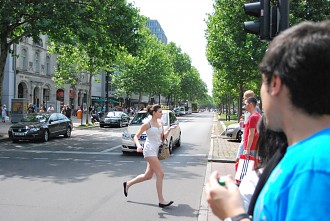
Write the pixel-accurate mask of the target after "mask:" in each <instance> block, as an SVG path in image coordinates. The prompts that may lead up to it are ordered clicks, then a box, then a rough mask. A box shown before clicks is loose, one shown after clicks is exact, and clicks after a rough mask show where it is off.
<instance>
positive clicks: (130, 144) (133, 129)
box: [121, 109, 181, 153]
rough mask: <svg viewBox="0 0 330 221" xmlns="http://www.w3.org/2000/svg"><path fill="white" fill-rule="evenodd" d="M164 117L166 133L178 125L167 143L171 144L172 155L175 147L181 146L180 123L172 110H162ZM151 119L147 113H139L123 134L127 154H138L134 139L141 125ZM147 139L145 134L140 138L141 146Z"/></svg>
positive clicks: (124, 148)
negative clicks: (171, 127)
mask: <svg viewBox="0 0 330 221" xmlns="http://www.w3.org/2000/svg"><path fill="white" fill-rule="evenodd" d="M162 112H163V115H162V118H161V121H162V122H163V124H164V131H166V130H167V129H168V128H169V127H170V126H172V125H177V127H176V128H175V129H171V132H170V134H169V136H168V137H167V140H166V141H167V143H168V144H169V149H170V153H172V151H173V147H174V146H177V147H179V146H180V145H181V129H180V126H179V121H178V120H177V118H176V116H175V114H174V113H173V112H172V111H171V110H164V109H163V110H162ZM149 117H151V116H150V115H149V114H148V113H147V111H140V112H138V113H137V114H136V115H135V116H134V118H133V120H131V122H130V124H129V125H128V127H127V129H126V130H125V131H124V132H123V134H122V139H121V141H122V151H123V153H125V152H136V145H135V143H134V141H133V138H134V136H135V134H136V133H137V131H138V130H139V128H140V127H141V125H142V124H143V123H144V122H145V121H146V120H147V119H148V118H149ZM146 138H147V134H146V133H145V132H144V133H143V134H142V135H141V136H140V138H139V141H140V144H141V145H142V146H143V144H144V142H145V140H146Z"/></svg>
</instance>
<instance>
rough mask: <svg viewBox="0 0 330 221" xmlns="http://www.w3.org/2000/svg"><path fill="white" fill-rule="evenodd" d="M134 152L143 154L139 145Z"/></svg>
mask: <svg viewBox="0 0 330 221" xmlns="http://www.w3.org/2000/svg"><path fill="white" fill-rule="evenodd" d="M136 152H138V153H142V152H143V147H142V146H141V145H139V146H138V147H137V148H136Z"/></svg>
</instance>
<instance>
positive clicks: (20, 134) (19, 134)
mask: <svg viewBox="0 0 330 221" xmlns="http://www.w3.org/2000/svg"><path fill="white" fill-rule="evenodd" d="M14 135H15V136H24V135H25V134H24V133H14Z"/></svg>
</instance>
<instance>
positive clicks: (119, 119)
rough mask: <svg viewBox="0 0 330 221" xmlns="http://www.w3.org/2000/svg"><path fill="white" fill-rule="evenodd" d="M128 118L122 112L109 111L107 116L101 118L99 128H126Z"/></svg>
mask: <svg viewBox="0 0 330 221" xmlns="http://www.w3.org/2000/svg"><path fill="white" fill-rule="evenodd" d="M129 120H130V118H129V116H128V115H127V114H126V113H124V112H122V111H110V112H108V114H107V115H105V116H104V117H102V118H101V120H100V127H104V126H118V127H122V126H123V125H126V126H128V124H129Z"/></svg>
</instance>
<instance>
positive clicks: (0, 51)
mask: <svg viewBox="0 0 330 221" xmlns="http://www.w3.org/2000/svg"><path fill="white" fill-rule="evenodd" d="M0 47H1V48H0V101H1V99H2V85H3V79H4V77H5V65H6V61H7V56H8V49H9V45H8V44H7V39H6V38H5V37H3V36H2V37H1V43H0ZM0 103H1V102H0Z"/></svg>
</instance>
